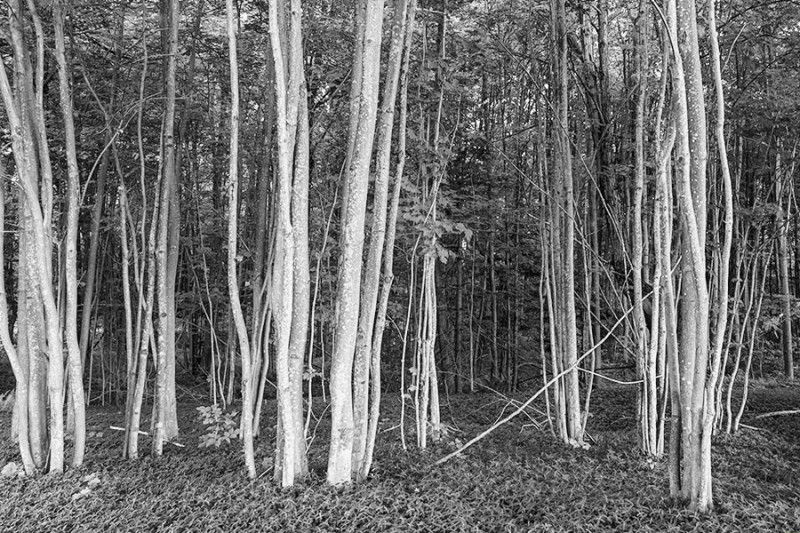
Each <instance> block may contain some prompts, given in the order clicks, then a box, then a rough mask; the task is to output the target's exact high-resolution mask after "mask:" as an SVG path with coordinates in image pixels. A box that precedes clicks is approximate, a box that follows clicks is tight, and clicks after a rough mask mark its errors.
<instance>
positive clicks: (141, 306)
mask: <svg viewBox="0 0 800 533" xmlns="http://www.w3.org/2000/svg"><path fill="white" fill-rule="evenodd" d="M146 16H147V11H146V4H142V17H143V18H146ZM147 65H148V54H147V42H146V40H145V39H142V73H141V76H140V78H139V106H138V110H137V145H138V151H139V187H140V190H141V195H142V196H141V197H142V209H141V221H140V223H139V237H138V238H140V239H141V249H142V251H141V254H139V253H138V245H137V236H136V232H132V238H131V244H132V245H133V251H134V277H135V281H136V286H137V292H138V295H139V299H138V304H137V313H136V329H135V331H136V335H137V337H136V342H135V343H134V349H133V355H132V361H133V365H134V367H133V368H129V369H128V372H129V376H130V379H131V380H132V381H133V382H134V383H135V390H134V392H133V393H132V394H129V395H128V398H127V400H128V401H127V403H126V406H125V443H124V444H123V448H122V456H123V457H124V458H127V459H138V457H139V426H140V422H141V415H142V402H143V400H144V390H145V383H146V380H147V361H148V355H149V354H150V353H151V351H152V353H155V352H156V351H157V348H155V340H154V333H153V331H154V327H153V304H154V301H155V300H154V298H155V285H156V272H155V269H156V264H155V248H156V235H157V231H156V230H157V228H158V205H159V204H160V190H159V188H158V187H156V188H155V194H154V200H153V208H152V210H151V211H152V214H151V223H150V227H149V231H148V230H147V216H148V213H147V184H146V180H145V178H146V165H145V151H144V135H143V128H142V123H143V117H144V94H145V81H146V79H147V70H148V69H147ZM112 148H113V146H112ZM120 200H121V201H122V202H123V203H124V204H125V206H127V197H126V195H125V194H124V187H123V189H122V191H121V194H120ZM122 207H123V206H122V205H120V208H122ZM124 211H125V213H124V216H126V218H127V217H130V215H128V214H127V209H125V210H124ZM131 218H132V217H131ZM130 225H131V227H133V226H134V223H133V221H132V220H131V222H130Z"/></svg>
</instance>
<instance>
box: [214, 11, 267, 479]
mask: <svg viewBox="0 0 800 533" xmlns="http://www.w3.org/2000/svg"><path fill="white" fill-rule="evenodd" d="M225 12H226V20H227V32H228V58H229V67H230V75H231V114H230V120H231V123H230V124H231V139H230V156H229V167H228V296H229V297H230V299H231V311H232V313H233V321H234V324H235V326H236V337H237V339H238V341H239V351H240V352H241V358H242V425H241V428H242V434H241V438H242V443H243V446H244V462H245V466H246V468H247V475H248V476H249V477H250V478H251V479H254V478H255V477H256V464H255V453H254V448H253V411H252V409H251V408H250V404H251V398H252V395H253V376H252V372H251V367H252V354H251V352H250V341H249V340H248V334H247V326H246V325H245V320H244V313H243V312H242V304H241V301H240V299H239V280H238V276H237V267H238V260H237V234H238V229H239V217H238V214H239V208H238V205H239V202H238V195H239V60H238V54H237V49H236V27H237V25H236V15H235V12H234V7H233V0H226V2H225ZM270 13H271V16H272V10H270Z"/></svg>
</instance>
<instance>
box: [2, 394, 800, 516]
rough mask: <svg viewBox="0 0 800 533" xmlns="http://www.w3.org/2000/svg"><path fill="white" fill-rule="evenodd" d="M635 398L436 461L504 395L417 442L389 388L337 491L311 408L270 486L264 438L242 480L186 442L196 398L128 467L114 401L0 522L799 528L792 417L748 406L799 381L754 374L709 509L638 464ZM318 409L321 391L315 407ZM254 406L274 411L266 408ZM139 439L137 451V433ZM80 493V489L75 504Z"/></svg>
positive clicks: (488, 416) (799, 420) (22, 482)
mask: <svg viewBox="0 0 800 533" xmlns="http://www.w3.org/2000/svg"><path fill="white" fill-rule="evenodd" d="M518 399H524V397H523V396H520V397H518ZM634 400H635V396H634V393H633V392H632V391H631V390H622V389H614V390H607V391H601V392H598V393H597V396H596V397H595V400H594V406H593V408H592V411H593V416H592V418H591V419H590V423H589V428H588V430H589V433H590V434H591V437H592V438H593V440H594V444H593V445H592V446H591V447H590V448H589V449H588V450H582V449H566V448H564V447H563V446H562V445H560V444H558V443H557V442H556V441H555V439H553V438H552V437H551V436H550V435H549V432H548V431H547V430H546V429H538V428H537V427H536V426H535V425H533V424H532V422H531V419H529V418H526V417H524V416H523V417H520V418H518V419H516V420H515V421H513V422H511V423H510V424H507V425H506V426H504V427H503V428H501V429H500V430H498V431H497V432H496V433H494V434H492V435H491V436H490V437H488V438H487V439H485V440H483V441H481V442H480V443H479V444H477V445H476V446H475V447H473V448H471V449H469V450H468V451H467V452H466V453H465V454H463V455H462V456H459V457H457V458H456V459H453V460H451V461H450V462H447V463H445V464H444V465H441V466H434V465H433V463H434V461H435V460H436V459H438V458H440V457H442V456H443V455H444V454H446V453H447V452H450V451H452V450H454V449H456V446H457V445H458V444H459V443H460V442H462V441H465V440H467V439H469V438H471V437H472V436H474V435H476V434H477V433H479V432H480V431H481V430H483V429H485V428H486V427H487V426H488V425H490V424H491V423H492V422H493V421H494V420H495V419H496V418H497V417H498V416H499V415H500V414H501V412H502V411H503V410H504V409H506V410H507V409H508V408H509V406H508V405H507V402H506V401H505V400H502V399H498V398H497V397H496V396H491V395H488V394H479V395H464V396H457V397H451V398H449V402H448V403H446V404H445V405H443V408H442V413H443V421H444V422H445V423H446V424H447V426H448V429H449V431H448V434H447V435H446V436H445V438H444V439H443V442H442V443H440V444H438V445H436V446H434V447H432V448H431V449H429V450H427V451H417V450H414V449H413V448H412V447H409V449H408V450H404V449H403V447H402V445H401V443H400V434H399V429H398V428H397V427H396V426H395V424H396V421H397V420H398V414H399V406H398V405H397V403H396V401H393V400H391V399H390V400H388V401H387V405H386V408H385V409H384V411H385V420H386V423H385V424H384V425H383V427H382V429H381V434H380V436H379V443H378V448H377V451H376V466H375V470H374V476H373V477H372V478H371V479H370V480H368V481H367V482H366V483H364V484H362V485H358V486H355V487H351V488H348V489H345V490H339V491H337V490H334V489H331V488H329V487H327V486H325V484H324V469H325V464H326V463H325V462H326V449H325V445H326V442H327V436H326V427H325V421H324V419H323V422H322V423H320V425H319V427H318V431H317V435H316V438H315V440H314V442H313V443H312V447H311V451H310V464H311V469H312V475H311V476H310V478H309V479H308V480H306V481H304V482H303V483H301V484H300V485H299V486H297V487H295V488H292V489H289V490H281V489H278V488H276V487H275V485H274V484H273V483H272V481H271V479H270V472H269V471H268V470H265V469H264V468H263V465H268V464H269V456H270V455H271V453H272V452H271V447H272V444H271V439H269V438H267V437H270V436H271V435H270V434H267V435H266V436H265V438H262V440H261V442H260V443H259V447H258V451H257V458H256V460H257V464H259V465H261V466H260V468H261V470H262V471H264V474H263V475H262V476H261V477H259V478H258V479H257V480H255V481H250V480H248V479H246V477H245V476H244V466H243V461H242V458H241V452H240V447H239V445H238V441H234V442H233V443H232V444H230V445H223V446H222V447H220V448H200V447H198V445H197V444H198V442H199V437H200V435H202V434H203V433H204V432H205V429H204V427H203V426H202V425H201V424H200V423H199V421H198V416H197V412H196V410H195V408H196V407H197V405H198V404H196V403H195V404H190V403H185V404H183V405H182V406H181V409H180V414H179V416H180V422H181V430H182V436H181V438H180V442H181V443H183V444H185V447H183V448H180V447H177V446H168V447H167V448H166V451H165V455H164V457H162V458H161V459H159V460H153V459H151V458H149V457H147V458H144V459H141V460H139V461H137V462H130V461H121V460H120V459H119V455H120V449H121V439H122V433H120V432H117V431H113V430H110V429H109V427H110V426H112V425H114V426H121V425H122V424H123V414H122V411H121V410H120V409H119V408H115V407H106V408H91V409H90V413H89V425H90V428H89V431H90V439H89V449H88V454H87V462H86V465H85V466H84V467H83V468H81V469H80V470H77V471H75V470H71V471H68V472H67V473H66V474H65V475H64V476H55V477H51V476H41V477H38V478H35V479H31V478H22V479H17V478H0V531H3V532H5V531H9V532H11V531H14V532H28V531H30V532H34V531H48V532H49V531H235V532H239V531H275V532H279V531H286V532H289V531H331V532H334V531H336V532H338V531H415V532H416V531H420V532H422V531H442V532H460V531H465V532H466V531H476V532H477V531H492V532H494V531H498V532H500V531H543V532H544V531H586V532H598V531H636V532H645V531H659V532H661V531H702V532H708V531H747V532H752V531H770V532H771V531H786V532H793V531H794V532H797V531H800V416H798V415H792V416H785V417H776V418H769V419H763V420H754V416H753V415H754V414H756V413H758V412H766V411H773V410H778V409H788V408H798V407H800V388H799V387H798V386H794V387H789V386H786V385H781V384H773V385H771V386H767V385H764V384H761V385H758V386H757V387H756V389H755V390H754V391H753V392H752V393H751V402H750V404H749V405H750V407H749V412H748V415H746V416H745V420H744V421H745V422H746V423H747V424H749V425H752V426H754V427H757V428H759V429H758V430H755V429H743V430H742V431H741V432H740V433H739V434H737V435H735V436H732V437H719V438H717V439H716V440H715V442H714V475H715V486H714V494H715V498H716V508H715V510H714V512H713V513H711V514H709V515H706V516H695V515H693V514H692V513H689V512H687V511H685V510H682V509H680V508H679V507H677V506H675V505H673V504H672V502H670V501H669V500H668V498H667V497H666V496H667V493H668V485H667V475H666V464H665V462H664V461H661V462H657V463H651V462H648V461H647V460H646V459H645V458H644V457H642V456H641V455H640V454H639V453H638V452H637V451H636V434H635V427H636V426H635V421H634V411H633V408H632V406H633V403H634ZM539 407H541V405H540V406H539ZM323 408H324V406H322V405H321V402H319V401H318V402H317V404H316V406H315V410H316V411H317V412H318V413H321V412H322V410H323ZM267 412H268V415H269V416H268V418H273V419H274V405H270V406H269V409H268V410H267ZM531 414H532V415H535V413H533V412H531ZM8 419H9V413H3V416H2V421H0V435H3V436H4V438H3V439H2V441H0V466H2V465H5V464H6V463H7V462H9V461H14V460H16V461H18V459H17V457H18V454H17V450H16V446H15V445H14V444H13V443H11V442H10V441H9V439H7V438H5V436H6V435H7V434H8V424H9V420H8ZM272 421H273V420H268V422H270V423H271V422H272ZM142 445H143V451H144V452H145V453H146V452H147V451H149V438H148V437H143V438H142ZM93 480H96V481H93ZM84 489H88V490H84ZM82 490H84V494H85V496H83V497H80V498H77V499H75V498H74V496H75V495H76V494H79V493H80V492H81V491H82Z"/></svg>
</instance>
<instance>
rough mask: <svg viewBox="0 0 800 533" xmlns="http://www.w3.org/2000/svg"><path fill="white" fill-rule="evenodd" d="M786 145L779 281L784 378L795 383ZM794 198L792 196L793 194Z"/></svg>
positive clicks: (779, 198) (779, 183)
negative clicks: (786, 193) (786, 195)
mask: <svg viewBox="0 0 800 533" xmlns="http://www.w3.org/2000/svg"><path fill="white" fill-rule="evenodd" d="M782 150H783V142H782V140H781V139H778V141H777V142H776V150H775V202H776V203H777V204H778V212H777V213H776V220H775V223H776V225H777V226H778V258H777V259H778V279H779V280H780V294H781V310H782V314H783V316H782V320H781V349H782V351H783V375H784V376H786V378H787V379H794V355H793V353H792V352H793V347H792V292H791V289H790V286H789V281H790V280H789V260H790V255H791V252H790V249H789V220H791V207H792V201H791V198H787V199H786V202H785V206H784V199H783V198H784V195H785V193H784V190H789V191H792V187H786V185H785V183H784V181H787V182H788V183H790V184H791V183H793V179H792V177H793V174H794V173H793V172H792V173H789V172H784V170H783V168H782V166H783V165H782V154H781V152H782ZM789 196H791V193H790V194H789Z"/></svg>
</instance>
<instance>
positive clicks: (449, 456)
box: [434, 309, 633, 466]
mask: <svg viewBox="0 0 800 533" xmlns="http://www.w3.org/2000/svg"><path fill="white" fill-rule="evenodd" d="M632 310H633V309H628V310H627V311H626V312H625V314H623V315H622V316H621V317H620V318H619V320H617V322H616V323H615V324H614V325H613V326H612V327H611V329H609V331H608V333H606V334H605V336H604V337H603V338H602V339H600V340H599V341H598V342H597V343H596V344H595V345H594V346H592V347H591V348H589V349H588V350H587V351H586V353H584V354H583V355H581V356H580V357H579V358H578V360H577V361H575V363H573V364H572V365H570V367H569V368H566V369H564V370H563V371H561V372H560V373H559V374H558V375H556V376H554V377H553V378H552V379H551V380H550V381H548V382H547V383H545V384H544V386H543V387H542V388H541V389H539V390H538V391H537V392H536V394H534V395H533V396H531V397H530V398H528V400H527V401H525V403H523V404H522V405H520V406H519V407H518V408H517V409H516V410H515V411H514V412H513V413H511V414H510V415H508V416H507V417H505V418H504V419H502V420H500V421H498V422H495V423H494V424H492V425H491V426H490V427H489V429H487V430H486V431H484V432H483V433H481V434H480V435H478V436H477V437H474V438H473V439H472V440H470V441H469V442H467V443H466V444H464V445H463V446H461V447H460V448H459V449H457V450H456V451H454V452H452V453H449V454H447V455H445V456H444V457H442V458H441V459H439V460H438V461H436V462H435V463H434V464H435V465H436V466H438V465H440V464H442V463H445V462H447V461H449V460H450V459H452V458H453V457H455V456H457V455H459V454H461V452H463V451H464V450H466V449H467V448H469V447H471V446H472V445H473V444H475V443H476V442H478V441H481V440H483V439H484V438H485V437H486V436H487V435H489V434H490V433H492V432H494V430H496V429H497V428H499V427H500V426H502V425H503V424H505V423H506V422H508V421H509V420H512V419H514V418H515V417H516V416H517V415H518V414H520V413H521V412H523V411H524V410H525V409H527V408H528V406H529V405H530V404H532V403H533V402H534V401H535V400H536V398H538V397H539V396H540V395H541V394H542V393H543V392H545V391H546V390H547V389H548V388H550V386H551V385H553V383H555V382H556V381H558V380H559V379H561V378H562V377H564V376H566V375H567V374H568V373H570V372H572V371H573V370H574V369H575V368H577V366H578V365H579V364H580V362H581V361H583V360H584V359H586V358H587V357H589V356H590V355H591V354H592V353H593V352H594V350H596V349H597V348H598V347H599V346H601V345H602V344H603V343H604V342H605V341H606V340H607V339H608V338H609V337H610V336H611V334H612V333H613V332H614V330H615V329H617V326H619V325H620V324H621V323H622V321H623V320H625V318H626V317H627V316H628V315H629V314H630V312H631V311H632Z"/></svg>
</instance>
